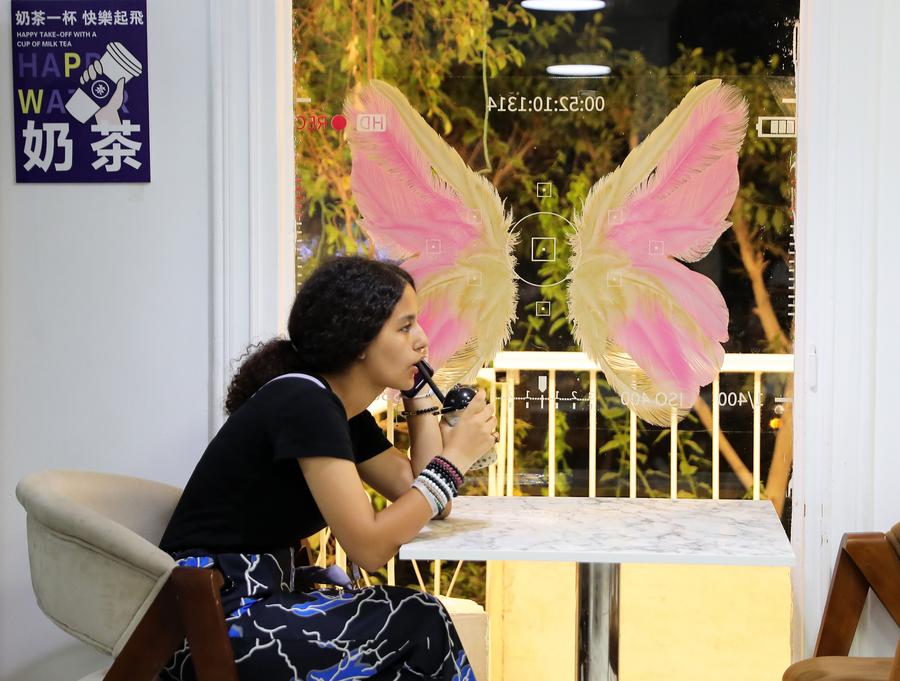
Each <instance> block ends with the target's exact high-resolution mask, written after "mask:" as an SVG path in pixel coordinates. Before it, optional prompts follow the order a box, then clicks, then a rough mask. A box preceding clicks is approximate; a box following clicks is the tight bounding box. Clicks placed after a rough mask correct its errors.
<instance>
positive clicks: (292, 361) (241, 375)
mask: <svg viewBox="0 0 900 681" xmlns="http://www.w3.org/2000/svg"><path fill="white" fill-rule="evenodd" d="M248 353H249V355H248V356H247V358H246V359H245V360H244V361H243V362H242V363H241V365H240V366H239V367H238V370H237V372H236V373H235V374H234V378H232V379H231V385H229V386H228V394H227V396H226V397H225V412H226V413H227V414H233V413H234V412H235V411H236V410H237V408H238V407H240V406H241V405H242V404H243V403H244V402H246V401H247V400H249V399H250V397H251V396H252V395H253V393H255V392H256V391H257V390H259V389H260V388H262V387H263V386H264V385H265V384H266V383H268V382H269V381H271V380H272V379H273V378H275V377H276V376H281V375H282V374H290V373H294V372H299V371H303V370H304V367H303V362H302V361H301V358H300V353H298V352H297V351H296V350H295V349H294V346H293V344H292V343H291V341H289V340H283V339H281V338H273V339H272V340H269V341H266V342H265V343H263V344H261V345H259V346H256V349H255V350H254V349H253V346H251V348H248Z"/></svg>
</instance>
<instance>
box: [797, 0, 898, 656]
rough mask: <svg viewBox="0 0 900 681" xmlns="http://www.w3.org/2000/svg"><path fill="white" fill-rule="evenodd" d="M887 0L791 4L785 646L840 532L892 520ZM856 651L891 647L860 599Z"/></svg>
mask: <svg viewBox="0 0 900 681" xmlns="http://www.w3.org/2000/svg"><path fill="white" fill-rule="evenodd" d="M898 26H900V3H897V2H895V1H894V0H867V1H866V2H856V1H851V0H805V1H804V2H802V3H801V26H800V29H801V35H800V51H799V59H800V63H799V68H798V77H799V88H798V90H799V91H798V115H799V121H798V130H799V140H798V142H799V144H798V169H797V178H798V193H797V196H798V223H797V258H798V272H797V284H798V300H797V303H798V304H797V312H798V317H797V344H796V348H797V349H796V361H797V367H796V370H797V379H798V386H802V388H798V391H797V396H796V405H795V406H796V412H795V413H796V420H795V422H796V423H797V425H798V430H797V434H796V462H795V476H794V490H795V494H794V509H793V518H794V530H793V537H792V538H793V542H794V546H795V549H796V551H797V554H798V567H797V569H796V570H795V581H794V585H795V597H796V604H797V616H798V622H797V624H798V627H797V634H798V638H797V640H796V641H795V643H796V650H795V653H796V654H800V653H802V654H803V655H809V654H810V653H811V651H812V648H813V646H814V644H815V640H816V634H817V631H818V625H819V621H820V618H821V614H822V610H823V607H824V602H825V597H826V594H827V590H828V584H829V581H830V578H831V572H832V569H833V565H834V560H835V556H836V554H837V550H838V547H839V545H840V540H841V536H842V535H843V534H844V533H845V532H861V531H884V530H886V529H888V528H889V527H890V526H891V525H893V524H894V523H896V522H898V521H900V501H898V498H900V497H898V495H897V491H896V487H897V482H898V481H900V430H898V424H900V421H898V418H897V404H898V395H897V393H896V386H898V385H900V354H898V351H897V348H898V342H900V314H898V311H900V306H898V291H900V264H898V263H900V261H898V258H900V229H898V224H897V214H898V213H897V205H898V204H897V198H898V196H900V165H898V159H900V125H898V119H897V115H898V112H900V79H898V77H897V74H898V73H900V41H898V40H897V36H896V30H897V28H898ZM871 601H872V599H870V607H869V611H868V612H867V613H866V615H865V617H864V620H863V623H862V626H861V628H860V630H859V632H858V634H857V639H856V642H855V643H854V650H855V651H856V652H857V653H858V654H866V655H885V656H893V653H894V649H895V645H896V641H897V630H896V626H895V625H894V624H893V622H892V621H891V620H890V618H889V617H888V616H887V614H886V612H885V611H884V609H883V608H882V607H881V605H880V604H878V603H875V604H873V603H871Z"/></svg>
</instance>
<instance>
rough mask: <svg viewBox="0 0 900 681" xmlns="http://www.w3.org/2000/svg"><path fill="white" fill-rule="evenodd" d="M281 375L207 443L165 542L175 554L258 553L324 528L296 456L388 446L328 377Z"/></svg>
mask: <svg viewBox="0 0 900 681" xmlns="http://www.w3.org/2000/svg"><path fill="white" fill-rule="evenodd" d="M316 378H317V379H319V380H320V381H321V382H322V384H323V385H324V386H325V387H324V388H323V387H322V386H320V385H317V384H316V383H314V382H313V381H310V380H309V379H306V378H302V377H300V376H288V377H281V378H278V379H277V380H273V381H271V382H269V383H268V384H266V385H265V386H263V387H262V388H260V390H259V391H258V392H257V393H256V394H255V395H253V397H251V398H250V399H249V400H247V401H246V402H245V403H244V404H242V405H241V406H240V407H239V408H238V409H237V410H236V411H235V412H234V413H233V414H231V416H230V417H229V418H228V420H227V421H226V422H225V424H224V425H223V426H222V428H221V429H220V430H219V432H218V433H217V434H216V436H215V437H214V438H213V439H212V441H211V442H210V443H209V446H208V447H207V448H206V451H205V452H204V453H203V456H202V457H201V459H200V461H199V463H198V464H197V467H196V468H195V469H194V472H193V474H192V475H191V478H190V480H188V483H187V485H186V486H185V488H184V492H183V494H182V495H181V499H180V500H179V502H178V505H177V506H176V507H175V512H174V513H173V514H172V519H171V520H170V521H169V525H168V527H167V528H166V531H165V533H164V534H163V537H162V540H161V541H160V544H159V545H160V548H162V549H163V550H164V551H167V552H169V553H174V552H176V551H183V550H186V549H205V550H209V551H211V552H219V553H227V552H234V553H259V552H265V551H273V550H275V549H279V548H284V547H294V546H296V545H297V543H298V542H299V541H300V540H301V539H302V538H303V537H308V536H309V535H311V534H314V533H316V532H318V531H319V530H321V529H322V528H323V527H325V520H324V519H323V518H322V514H321V513H320V512H319V508H318V506H316V502H315V500H314V499H313V496H312V493H311V492H310V491H309V487H307V485H306V480H305V479H304V478H303V473H302V471H301V470H300V465H299V464H298V462H297V459H298V458H300V457H305V456H332V457H336V458H340V459H347V460H349V461H355V462H356V463H362V462H363V461H366V460H367V459H370V458H372V457H373V456H375V455H376V454H380V453H381V452H383V451H385V450H387V449H389V448H390V447H391V443H390V441H389V440H388V439H387V438H386V437H385V436H384V433H382V431H381V429H380V428H379V427H378V424H377V423H376V422H375V419H374V417H373V416H372V415H371V414H370V413H369V412H368V411H363V412H362V413H360V414H358V415H356V416H354V417H353V418H352V419H350V420H349V421H348V420H347V413H346V412H345V411H344V406H343V404H342V403H341V401H340V400H339V399H338V397H337V395H335V394H334V393H333V392H332V391H331V388H330V387H328V383H327V382H326V381H325V380H324V379H323V378H322V377H321V376H316Z"/></svg>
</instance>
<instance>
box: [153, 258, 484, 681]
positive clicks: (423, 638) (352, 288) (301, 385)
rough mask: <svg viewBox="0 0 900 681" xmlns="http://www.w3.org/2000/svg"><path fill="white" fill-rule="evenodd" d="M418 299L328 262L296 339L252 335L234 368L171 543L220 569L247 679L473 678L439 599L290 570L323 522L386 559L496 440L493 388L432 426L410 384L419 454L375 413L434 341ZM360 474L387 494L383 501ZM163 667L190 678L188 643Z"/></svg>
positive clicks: (292, 323)
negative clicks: (489, 401)
mask: <svg viewBox="0 0 900 681" xmlns="http://www.w3.org/2000/svg"><path fill="white" fill-rule="evenodd" d="M416 313H417V300H416V293H415V288H414V283H413V280H412V278H411V277H410V275H409V274H408V273H407V272H406V271H405V270H403V269H401V268H400V267H397V266H396V265H392V264H388V263H382V262H378V261H373V260H367V259H365V258H359V257H345V258H337V259H334V260H331V261H329V262H327V263H325V264H323V265H322V266H320V267H319V268H318V269H317V270H316V271H315V272H313V273H312V275H310V277H309V278H308V280H307V281H306V282H305V283H304V284H303V286H302V287H301V289H300V292H299V293H298V294H297V298H296V300H295V301H294V305H293V308H292V310H291V314H290V319H289V321H288V335H289V339H288V340H280V339H273V340H271V341H269V342H267V343H265V344H264V345H262V346H261V347H259V348H258V349H257V350H256V351H255V352H253V353H252V354H251V355H250V356H249V357H247V359H246V360H245V361H244V362H243V364H242V365H241V366H240V367H239V369H238V371H237V373H236V374H235V376H234V379H233V381H232V383H231V386H230V387H229V390H228V395H227V398H226V402H225V407H226V410H227V411H228V413H229V418H228V420H227V421H226V423H225V424H224V425H223V426H222V428H221V430H220V431H219V432H218V434H217V435H216V436H215V437H214V438H213V440H212V442H210V444H209V446H208V448H207V450H206V452H205V453H204V454H203V457H202V458H201V459H200V462H199V463H198V464H197V466H196V468H195V470H194V472H193V474H192V475H191V478H190V480H189V481H188V483H187V486H186V487H185V490H184V493H183V495H182V497H181V499H180V501H179V503H178V505H177V507H176V509H175V512H174V514H173V516H172V519H171V520H170V522H169V525H168V527H167V529H166V532H165V534H164V535H163V538H162V541H161V542H160V546H161V547H162V548H163V549H164V550H165V551H168V552H169V553H171V554H172V555H173V556H174V557H175V558H176V559H177V560H178V561H179V563H180V564H181V565H191V566H200V567H206V566H214V567H216V568H218V569H219V570H221V571H222V573H223V575H224V577H225V586H224V587H223V590H222V592H223V593H222V598H223V606H224V610H225V613H226V624H227V626H228V630H229V636H230V637H231V642H232V646H233V649H234V654H235V660H236V662H237V668H238V673H239V675H240V677H241V679H243V680H244V681H252V680H256V679H259V680H261V681H282V680H283V681H293V680H294V679H298V680H301V679H302V680H304V681H318V680H324V679H330V680H331V679H334V680H337V679H363V678H364V679H372V678H375V679H398V680H403V679H446V680H447V681H451V680H456V679H459V680H460V681H472V680H473V679H474V676H473V674H472V671H471V668H470V667H469V664H468V662H467V659H466V655H465V652H464V651H463V648H462V645H461V644H460V641H459V637H458V635H457V633H456V631H455V629H454V627H453V624H452V623H451V622H450V619H449V617H448V615H447V613H446V611H445V610H444V608H443V606H441V604H440V603H439V602H438V601H437V600H436V599H435V598H433V597H432V596H430V595H428V594H424V593H421V592H418V591H413V590H410V589H405V588H401V587H391V586H384V587H382V586H377V587H370V588H366V589H360V590H354V589H352V588H347V589H344V590H338V589H334V588H328V589H316V588H315V587H314V586H313V584H312V583H311V582H310V581H309V577H308V576H307V571H304V570H298V571H296V573H295V570H294V562H293V547H296V546H298V544H299V542H300V540H301V539H302V538H304V537H307V536H309V535H312V534H314V533H316V532H318V531H319V530H321V529H322V528H323V527H325V526H326V525H327V526H328V527H330V528H331V531H332V533H333V534H334V536H335V538H336V539H337V540H338V541H339V542H340V544H341V546H342V547H343V548H344V550H345V551H346V552H347V556H348V557H349V558H350V560H351V561H353V562H354V563H356V564H358V565H360V566H361V567H363V568H364V569H366V570H369V571H374V570H377V569H378V568H380V567H381V566H383V565H384V564H385V563H387V561H388V560H389V559H390V558H391V557H392V556H393V555H394V554H395V553H396V552H397V550H398V549H399V547H400V546H401V545H402V544H403V543H404V542H407V541H409V540H411V539H412V538H413V537H415V536H416V535H417V534H418V533H419V530H421V529H422V527H423V526H424V525H425V524H426V523H427V522H428V521H429V520H430V519H431V518H433V517H435V516H436V515H440V516H445V515H446V514H447V513H448V512H449V500H450V498H452V496H453V495H454V494H455V491H456V487H458V485H459V484H461V483H462V474H464V473H465V472H466V470H468V468H469V466H470V465H471V464H472V463H473V462H474V461H475V460H476V459H478V457H479V456H481V455H482V454H484V453H485V452H487V451H488V450H489V449H490V448H491V447H492V446H493V445H494V442H495V438H496V433H495V428H496V418H495V417H494V415H493V410H492V409H491V408H489V407H488V406H487V405H486V403H485V394H484V391H480V392H479V393H478V396H477V397H476V398H475V399H474V400H473V401H472V402H471V403H470V405H469V406H468V407H467V408H466V410H465V411H464V413H463V416H462V418H461V419H460V421H459V422H458V423H457V425H456V426H454V427H453V428H446V427H444V426H441V427H439V426H438V420H437V418H435V412H436V407H437V402H436V400H435V399H434V397H433V396H430V391H428V390H427V388H426V389H425V390H423V391H420V393H419V395H417V396H416V397H415V398H413V399H404V407H405V409H406V413H407V414H408V419H409V430H410V441H411V456H410V457H409V458H407V457H406V456H405V455H404V454H402V453H401V452H400V451H398V450H397V449H396V448H394V447H393V446H392V445H391V443H390V442H389V441H388V440H387V439H386V438H385V437H384V435H383V434H382V432H381V430H380V429H379V427H378V425H377V424H376V422H375V420H374V419H373V417H372V416H371V414H370V413H369V412H368V411H367V410H366V407H367V406H368V405H369V404H370V403H371V402H372V401H373V400H374V399H376V398H377V397H378V396H379V395H380V394H381V393H382V392H383V391H384V390H385V389H386V388H394V389H398V390H409V389H411V388H412V386H413V383H414V379H415V367H414V365H415V363H416V362H418V361H419V360H421V359H422V358H423V357H425V355H426V351H427V347H428V339H427V338H426V336H425V334H424V332H423V331H422V328H421V327H420V326H419V324H418V322H417V321H416ZM436 454H439V455H440V456H435V455H436ZM363 481H365V482H366V483H368V484H369V485H371V486H372V487H373V488H374V489H376V490H378V491H379V492H380V493H381V494H383V495H384V496H386V497H387V498H388V499H391V500H392V501H393V502H394V503H393V504H391V505H390V506H389V507H387V508H385V509H384V510H382V511H379V512H377V513H376V512H375V511H374V509H373V508H372V505H371V503H370V502H369V499H368V496H367V495H366V494H365V492H364V488H363V485H362V483H363ZM319 581H320V580H319ZM163 678H165V679H169V680H175V681H183V680H187V679H190V680H193V679H194V678H195V675H194V671H193V668H192V666H191V663H190V651H189V649H188V647H187V644H185V648H184V649H183V650H181V651H179V652H178V653H176V655H175V656H174V658H173V659H172V660H171V662H170V663H169V665H168V666H167V667H166V669H165V670H164V674H163Z"/></svg>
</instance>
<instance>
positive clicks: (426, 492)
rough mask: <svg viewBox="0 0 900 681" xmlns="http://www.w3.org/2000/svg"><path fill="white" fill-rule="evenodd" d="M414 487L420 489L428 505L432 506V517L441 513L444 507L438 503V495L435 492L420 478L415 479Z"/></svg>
mask: <svg viewBox="0 0 900 681" xmlns="http://www.w3.org/2000/svg"><path fill="white" fill-rule="evenodd" d="M412 486H413V489H417V490H419V492H420V493H421V494H422V496H423V497H425V501H427V502H428V505H429V506H430V507H431V515H432V517H434V516H436V515H439V514H440V513H441V512H442V511H443V510H444V509H443V508H441V507H440V505H439V504H438V500H437V497H436V496H435V494H434V492H432V491H431V490H430V489H428V487H427V486H426V485H425V483H424V482H422V481H421V480H419V479H416V480H415V481H413V484H412Z"/></svg>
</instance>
